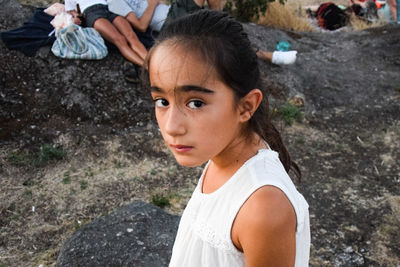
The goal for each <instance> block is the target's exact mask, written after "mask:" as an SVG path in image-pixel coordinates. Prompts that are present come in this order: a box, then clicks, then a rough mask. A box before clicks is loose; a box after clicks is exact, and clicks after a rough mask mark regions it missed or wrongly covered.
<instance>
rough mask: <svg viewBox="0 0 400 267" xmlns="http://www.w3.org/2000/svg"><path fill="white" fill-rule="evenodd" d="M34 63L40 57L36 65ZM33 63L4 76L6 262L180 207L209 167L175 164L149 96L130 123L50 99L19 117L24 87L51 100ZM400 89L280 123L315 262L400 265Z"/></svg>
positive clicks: (1, 146)
mask: <svg viewBox="0 0 400 267" xmlns="http://www.w3.org/2000/svg"><path fill="white" fill-rule="evenodd" d="M2 51H4V48H2ZM7 53H8V52H7ZM16 55H17V52H15V51H11V52H10V53H9V54H7V56H4V57H3V58H7V59H10V60H15V59H14V58H21V57H20V56H16ZM111 57H115V58H116V59H115V60H114V61H117V62H119V60H120V59H119V58H117V56H116V55H112V56H111ZM35 60H36V61H39V62H40V60H41V59H33V60H32V61H31V62H34V61H35ZM114 61H112V62H114ZM12 62H19V61H12ZM0 64H3V65H2V68H3V69H5V68H7V66H6V65H4V64H6V63H4V62H2V63H0ZM30 64H32V66H36V65H35V64H34V63H30ZM94 64H98V68H99V69H101V68H102V66H101V63H94ZM21 65H23V63H21ZM83 65H84V63H76V66H77V67H79V68H83V67H84V66H83ZM29 66H30V65H26V66H23V67H21V68H20V70H19V72H18V73H19V74H21V73H22V71H23V72H25V73H23V75H22V74H21V77H19V78H17V77H15V78H16V80H18V82H15V84H12V83H11V82H10V83H4V82H3V83H2V85H6V86H10V88H11V87H12V86H15V87H16V88H18V90H17V92H16V93H15V94H14V93H10V95H11V96H12V97H10V98H9V99H7V101H8V102H7V103H10V105H13V106H14V107H15V109H14V110H12V112H13V113H14V114H15V120H10V121H8V122H7V123H2V124H1V125H0V126H1V127H2V128H1V129H3V130H4V129H6V131H4V132H1V133H0V137H1V140H0V199H1V203H0V227H1V228H0V266H1V267H5V266H39V265H41V264H42V265H43V266H54V265H55V262H56V259H57V255H58V251H59V248H60V247H61V245H62V242H63V241H64V240H65V239H66V238H67V237H68V236H70V235H71V234H72V233H73V232H74V231H76V230H77V229H78V228H79V227H81V226H82V225H83V224H85V223H88V222H90V221H91V220H93V219H94V218H97V217H99V216H101V215H103V214H107V213H109V212H110V211H112V210H115V209H117V208H118V207H120V206H123V205H125V204H128V203H131V202H133V201H134V200H136V199H142V200H144V201H147V202H152V203H155V204H158V205H162V204H163V203H166V204H168V205H167V206H166V207H165V210H167V211H168V212H171V213H174V214H180V213H181V212H182V209H183V208H184V206H185V203H186V202H187V200H188V198H189V197H190V194H191V192H192V190H193V189H194V186H195V183H196V181H197V178H198V176H199V174H200V172H201V168H200V167H199V168H193V169H188V168H182V167H180V166H179V165H177V164H176V163H175V161H174V159H173V157H172V156H171V154H170V153H169V152H168V150H167V149H166V148H165V146H164V145H163V142H162V140H161V136H160V133H159V131H158V128H157V125H156V123H155V122H154V120H153V118H152V115H151V103H150V102H148V101H147V100H146V99H145V98H143V100H140V101H142V102H140V103H141V104H138V105H137V106H135V107H133V108H132V107H130V109H131V110H133V111H134V112H133V113H132V114H131V115H132V117H129V118H128V119H129V122H130V124H129V125H128V124H124V123H123V122H122V121H123V120H124V119H125V118H122V119H121V121H115V123H113V121H112V120H102V121H100V122H97V121H96V117H94V119H90V118H89V119H87V118H84V117H82V116H80V114H78V115H76V113H75V112H76V111H75V110H74V108H71V109H68V108H65V110H67V111H68V112H69V113H68V112H67V113H66V114H59V113H57V107H53V106H51V105H49V106H48V108H47V109H45V108H44V109H43V110H40V112H39V111H38V110H32V114H35V115H36V114H37V115H38V117H37V118H32V116H30V115H31V114H28V113H24V112H21V110H23V105H24V102H21V103H20V102H18V101H20V100H19V99H20V95H19V94H21V95H24V97H25V96H26V95H28V96H35V97H34V98H32V99H35V101H42V100H43V102H45V98H46V97H47V95H46V94H43V95H42V96H41V95H40V94H41V92H42V91H40V90H37V89H39V88H40V87H41V86H43V85H38V88H37V89H36V87H35V86H37V85H34V84H33V83H32V81H31V80H30V79H31V75H33V74H31V72H30V69H29ZM39 66H40V65H39ZM42 67H43V68H45V66H42ZM59 67H60V68H62V67H65V66H63V65H62V63H61V64H60V65H59ZM67 67H68V68H69V67H71V66H67ZM2 74H3V73H2ZM108 75H111V76H112V75H114V74H113V72H112V71H111V72H110V74H108ZM32 77H33V76H32ZM0 78H4V80H6V79H8V78H5V77H4V76H2V77H0ZM4 80H3V81H4ZM7 81H8V80H7ZM31 83H32V86H33V87H32V88H29V87H30V86H31ZM27 84H28V85H29V86H28V85H27ZM25 85H26V86H25ZM395 86H397V87H395ZM395 86H394V89H393V90H392V91H390V90H391V89H390V90H389V89H388V90H386V91H385V92H388V91H390V92H391V93H390V94H388V96H387V98H390V99H389V100H388V101H387V102H385V103H389V104H388V105H381V104H380V103H374V101H373V100H369V102H368V103H365V104H366V105H365V107H362V108H361V107H360V108H357V109H354V110H353V109H352V107H351V106H348V107H346V109H341V108H338V109H335V108H332V109H329V110H328V111H326V112H325V113H323V114H313V113H311V112H306V113H305V117H304V118H303V120H302V121H301V122H295V123H294V124H293V125H291V126H289V125H286V124H285V123H284V122H283V121H282V120H280V119H278V118H277V119H276V121H275V122H276V124H277V125H278V127H279V128H280V129H281V131H282V133H283V136H284V139H285V141H286V143H287V145H288V147H289V150H290V151H291V152H292V154H293V155H292V156H293V158H294V159H295V160H296V161H297V162H298V164H299V165H300V166H301V169H302V172H303V176H304V179H303V181H302V183H301V184H299V185H298V188H299V190H300V191H301V192H302V193H303V194H304V195H305V197H306V199H307V201H308V202H309V204H310V216H311V225H312V251H311V261H310V263H311V265H312V266H399V264H400V241H399V240H400V231H399V225H400V196H399V194H400V168H399V159H400V152H399V151H400V118H399V112H400V111H399V107H398V103H399V99H400V91H399V88H400V84H398V85H395ZM82 88H83V89H82V90H84V88H85V87H84V86H83V87H82ZM1 89H2V90H4V91H1V93H2V94H3V93H4V95H7V94H8V93H9V92H8V91H7V90H5V88H1ZM89 89H96V90H100V89H98V88H97V87H96V88H94V87H93V88H89ZM131 89H132V88H129V90H131ZM29 90H31V91H29ZM54 90H56V89H54ZM132 90H136V91H137V96H138V97H140V99H142V96H143V94H145V93H143V92H141V91H140V90H141V88H138V87H136V88H133V89H132ZM108 93H109V92H107V90H106V89H104V91H99V92H98V95H96V97H101V96H102V95H104V96H105V97H108V98H109V99H110V101H114V98H112V97H115V101H120V98H121V97H124V96H125V95H124V92H118V93H120V96H119V95H111V96H110V95H109V94H108ZM112 93H115V92H112ZM0 96H1V97H4V96H3V95H0ZM7 96H8V95H7ZM307 97H308V98H309V99H312V98H314V100H315V99H316V98H318V97H320V96H311V95H310V96H309V95H307ZM325 97H326V99H329V97H330V96H329V95H326V96H325ZM78 100H79V99H78ZM99 101H100V100H99ZM321 101H322V100H321ZM61 102H62V101H61ZM100 103H103V102H100ZM316 103H318V101H317V100H315V101H314V104H316ZM393 103H394V104H393ZM396 103H397V105H396ZM40 104H41V103H40V102H38V103H37V105H38V106H40ZM103 104H104V105H107V104H109V105H110V106H112V103H111V102H110V103H103ZM29 105H32V106H34V105H33V104H32V103H29ZM68 105H69V103H65V105H64V106H66V107H68ZM71 105H72V107H73V104H71ZM306 105H307V102H306ZM305 109H307V106H306V107H305ZM104 110H106V107H104ZM104 110H103V111H104ZM0 111H2V110H1V107H0ZM97 111H98V110H96V112H97ZM100 111H101V110H100ZM106 115H107V114H105V115H104V114H100V115H99V116H102V118H104V117H107V116H106ZM27 118H28V119H29V120H28V119H27ZM32 120H33V121H32ZM4 125H5V126H4Z"/></svg>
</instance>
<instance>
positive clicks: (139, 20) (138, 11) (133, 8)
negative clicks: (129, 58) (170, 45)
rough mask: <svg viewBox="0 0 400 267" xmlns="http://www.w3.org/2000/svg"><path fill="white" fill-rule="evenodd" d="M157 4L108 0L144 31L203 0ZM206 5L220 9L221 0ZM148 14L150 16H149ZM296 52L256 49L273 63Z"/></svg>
mask: <svg viewBox="0 0 400 267" xmlns="http://www.w3.org/2000/svg"><path fill="white" fill-rule="evenodd" d="M157 4H158V0H109V1H108V9H109V10H110V11H111V12H113V13H115V14H118V15H120V16H123V17H125V18H126V19H127V20H128V21H129V22H130V23H131V24H132V26H133V27H134V28H135V29H138V30H140V31H145V30H146V28H147V27H148V26H149V27H150V28H151V29H152V30H153V31H155V32H160V31H161V30H162V28H163V26H164V24H168V23H170V22H171V21H173V20H175V19H177V18H180V17H182V16H185V15H188V14H191V13H193V12H196V11H199V10H201V9H202V8H203V6H204V4H205V0H176V1H173V2H172V5H165V4H158V5H157ZM208 5H209V7H210V8H211V9H215V10H221V9H222V1H221V0H208ZM151 11H154V12H153V13H152V12H151ZM150 14H151V15H152V17H150V18H149V15H150ZM296 54H297V51H287V52H282V51H275V52H269V51H262V50H258V49H257V56H258V57H259V58H260V59H262V60H266V61H269V62H272V63H274V64H293V63H294V62H295V61H296Z"/></svg>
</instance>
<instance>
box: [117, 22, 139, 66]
mask: <svg viewBox="0 0 400 267" xmlns="http://www.w3.org/2000/svg"><path fill="white" fill-rule="evenodd" d="M113 24H114V26H115V27H116V28H117V29H118V31H119V32H120V33H121V34H122V35H123V36H124V37H125V38H126V39H127V40H128V43H129V45H130V47H131V49H132V50H133V51H134V52H135V53H136V54H138V55H139V56H140V57H141V58H142V61H143V62H144V59H145V57H146V55H147V50H146V48H145V47H144V45H143V44H142V43H141V42H140V41H139V39H138V37H137V35H136V33H135V32H134V31H133V29H132V27H131V25H130V24H129V22H128V21H127V20H126V19H125V18H123V17H120V16H118V17H116V18H115V19H114V21H113Z"/></svg>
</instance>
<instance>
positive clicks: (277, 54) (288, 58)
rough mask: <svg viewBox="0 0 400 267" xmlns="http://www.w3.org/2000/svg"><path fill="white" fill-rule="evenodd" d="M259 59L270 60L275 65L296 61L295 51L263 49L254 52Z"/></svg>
mask: <svg viewBox="0 0 400 267" xmlns="http://www.w3.org/2000/svg"><path fill="white" fill-rule="evenodd" d="M256 54H257V57H258V58H259V59H262V60H265V61H268V62H271V63H273V64H277V65H290V64H293V63H295V62H296V56H297V51H274V52H269V51H263V50H258V51H257V52H256Z"/></svg>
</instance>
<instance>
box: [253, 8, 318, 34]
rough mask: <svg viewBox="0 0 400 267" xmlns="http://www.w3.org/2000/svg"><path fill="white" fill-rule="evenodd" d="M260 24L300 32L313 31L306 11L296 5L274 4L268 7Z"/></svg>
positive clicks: (259, 21)
mask: <svg viewBox="0 0 400 267" xmlns="http://www.w3.org/2000/svg"><path fill="white" fill-rule="evenodd" d="M258 23H259V24H263V25H267V26H273V27H277V28H281V29H286V30H295V31H300V32H309V31H313V30H314V28H313V27H312V25H311V24H310V22H309V21H308V19H307V17H306V14H305V11H304V10H302V8H301V6H299V5H297V4H296V3H286V4H285V5H282V4H281V3H279V2H273V3H271V4H269V5H268V9H267V12H266V13H265V15H264V16H262V17H260V19H259V20H258Z"/></svg>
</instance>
